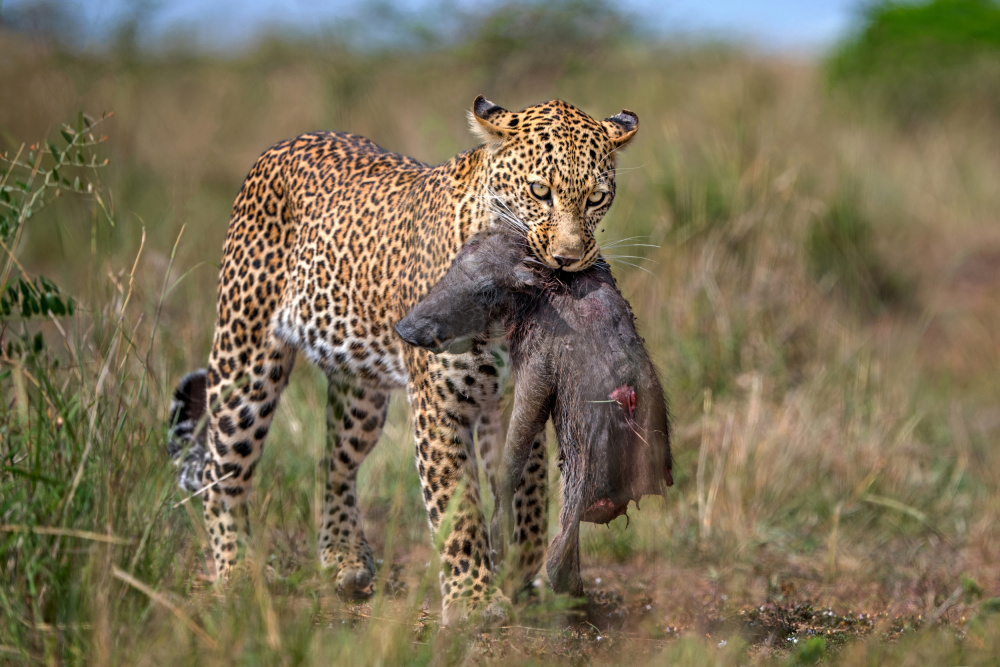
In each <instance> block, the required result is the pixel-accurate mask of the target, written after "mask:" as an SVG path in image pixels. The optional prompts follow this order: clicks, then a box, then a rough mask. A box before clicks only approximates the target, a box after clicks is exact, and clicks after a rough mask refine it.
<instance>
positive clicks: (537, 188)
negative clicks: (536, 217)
mask: <svg viewBox="0 0 1000 667" xmlns="http://www.w3.org/2000/svg"><path fill="white" fill-rule="evenodd" d="M528 189H529V190H531V194H532V196H533V197H535V199H540V200H541V201H548V200H549V199H551V198H552V189H551V188H550V187H549V186H547V185H545V184H544V183H538V182H535V183H532V184H531V185H530V186H529V188H528Z"/></svg>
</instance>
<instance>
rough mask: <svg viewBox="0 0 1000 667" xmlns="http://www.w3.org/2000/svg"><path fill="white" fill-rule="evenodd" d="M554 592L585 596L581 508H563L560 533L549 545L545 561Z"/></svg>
mask: <svg viewBox="0 0 1000 667" xmlns="http://www.w3.org/2000/svg"><path fill="white" fill-rule="evenodd" d="M545 571H546V573H547V574H548V575H549V583H550V584H552V590H554V591H556V592H557V593H567V594H569V595H573V596H576V597H580V596H582V595H583V580H582V579H581V578H580V516H579V508H576V507H573V508H567V507H563V510H562V512H560V513H559V532H558V533H557V534H556V536H555V537H554V538H553V539H552V544H551V545H549V552H548V555H547V557H546V559H545Z"/></svg>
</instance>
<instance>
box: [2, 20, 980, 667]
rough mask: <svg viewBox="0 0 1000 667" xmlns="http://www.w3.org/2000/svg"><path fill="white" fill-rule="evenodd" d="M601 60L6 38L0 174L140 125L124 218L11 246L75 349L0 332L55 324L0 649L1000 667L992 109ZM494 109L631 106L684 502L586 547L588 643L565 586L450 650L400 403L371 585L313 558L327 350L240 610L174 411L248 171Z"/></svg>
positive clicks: (636, 282)
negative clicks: (973, 111)
mask: <svg viewBox="0 0 1000 667" xmlns="http://www.w3.org/2000/svg"><path fill="white" fill-rule="evenodd" d="M605 48H608V49H613V50H612V51H609V54H610V55H609V57H608V58H602V59H597V60H594V61H590V60H588V61H587V62H588V64H587V67H586V68H585V69H584V70H583V71H580V70H578V69H577V68H566V69H565V70H564V71H563V72H562V74H561V76H559V77H554V76H549V75H548V74H547V73H546V72H544V71H538V70H537V69H536V70H532V69H529V70H518V71H521V72H522V74H523V73H524V71H528V72H529V74H524V75H523V76H516V77H514V76H505V75H498V74H496V73H490V72H483V71H480V70H479V69H477V68H475V67H472V66H471V65H470V62H469V59H470V58H472V55H470V54H468V53H466V52H465V51H462V50H457V51H455V52H437V53H427V54H417V55H412V54H411V55H409V56H407V57H405V58H404V57H398V56H392V55H391V54H390V55H384V54H383V55H373V56H370V57H369V56H361V55H357V54H351V53H345V52H343V51H339V50H337V49H335V48H333V47H329V48H324V47H323V46H322V45H311V46H309V47H306V46H301V45H300V46H296V45H271V46H262V47H261V50H259V51H256V52H251V53H248V54H246V55H243V56H238V57H234V58H232V59H213V58H209V57H207V56H197V57H188V58H185V59H170V58H167V57H165V58H162V59H155V58H148V59H143V58H129V59H124V58H123V59H116V58H114V57H95V56H77V57H72V58H70V57H67V56H65V55H60V54H57V53H52V52H48V51H46V50H45V49H43V48H42V47H39V46H37V45H34V44H30V43H26V42H23V41H20V40H19V39H18V38H16V37H13V36H10V35H2V36H0V62H5V63H8V64H7V65H5V68H6V69H4V70H3V73H2V74H0V76H2V77H3V83H4V89H5V90H11V91H16V92H17V94H16V95H12V96H10V97H8V98H6V99H5V103H4V105H2V106H0V135H2V136H3V137H4V141H5V142H6V144H5V146H4V148H3V150H6V151H16V149H17V147H18V146H19V145H20V144H21V143H22V142H28V143H30V142H33V141H37V140H39V139H41V138H42V137H44V136H50V137H51V136H54V135H56V130H57V128H58V124H59V123H60V122H62V121H63V120H64V119H67V118H73V117H75V113H76V110H77V108H78V107H79V106H82V107H83V108H84V109H86V110H88V111H90V112H92V113H100V112H101V111H104V110H109V111H110V110H113V111H114V112H115V117H114V118H113V119H112V120H110V121H109V122H108V123H107V124H106V125H105V126H104V127H103V128H102V131H104V132H105V133H106V134H107V135H108V140H107V142H105V143H104V144H102V145H101V147H100V149H99V150H100V151H101V155H102V157H107V158H108V159H109V160H110V164H109V166H108V167H107V168H105V169H104V170H103V171H100V172H99V173H95V174H94V175H93V177H92V178H93V179H94V183H95V187H97V188H98V189H99V192H101V193H103V194H104V196H105V198H106V201H108V202H110V205H109V209H108V211H107V212H105V211H103V210H102V209H100V207H97V206H96V205H95V203H94V201H93V199H88V198H86V197H79V196H76V195H71V196H66V197H61V198H59V199H57V200H55V201H53V202H52V204H51V205H50V206H49V207H47V208H46V209H45V210H44V211H43V212H42V213H40V214H39V215H37V216H36V217H34V218H32V219H31V220H30V223H31V224H30V225H29V227H28V228H26V231H25V234H24V237H23V239H22V245H21V247H20V250H19V258H20V261H21V263H22V264H23V265H24V266H25V267H26V268H27V269H28V270H30V271H32V272H34V273H37V274H41V275H45V276H47V277H50V278H51V279H53V280H54V281H55V282H56V284H58V285H60V286H62V287H64V288H65V289H66V290H67V291H68V292H69V293H70V294H72V295H73V297H74V299H75V301H76V305H77V307H76V312H75V314H74V315H73V316H72V317H71V318H66V319H62V320H59V321H58V324H59V327H61V330H60V328H59V327H57V326H56V322H53V321H52V320H51V319H49V320H31V321H29V322H28V323H26V324H22V323H21V322H20V320H14V319H10V320H6V321H4V322H3V324H2V326H3V331H4V334H3V335H4V337H5V338H4V341H5V343H6V342H7V341H10V340H12V339H13V338H14V337H16V336H20V335H21V333H22V329H23V333H25V334H26V335H28V336H30V337H32V338H33V337H34V336H35V334H37V333H41V334H42V336H43V338H44V340H45V342H46V346H45V351H44V352H43V353H42V354H43V355H47V356H44V358H38V357H31V356H30V355H29V354H28V353H27V352H25V353H17V354H12V353H9V352H7V351H6V344H5V345H4V346H3V348H4V352H3V354H4V356H3V357H0V373H6V372H8V371H9V375H6V376H4V377H3V379H0V391H2V396H3V401H2V405H0V462H2V468H0V525H2V529H0V578H2V580H3V585H2V586H0V661H4V662H12V663H15V664H18V663H36V662H70V663H95V664H103V663H108V662H114V663H123V664H133V663H135V664H147V663H148V664H162V663H171V664H184V663H203V662H207V661H209V660H214V659H225V660H234V661H239V662H243V663H260V664H276V663H280V664H311V663H320V662H323V663H326V662H330V661H331V660H335V661H337V662H344V663H347V662H350V663H353V664H403V663H405V664H440V663H452V662H464V661H477V662H501V661H503V662H504V663H515V664H537V663H542V662H544V663H548V662H555V663H563V662H564V663H576V662H582V661H589V662H593V663H615V664H618V663H620V662H621V661H622V660H623V659H624V658H627V659H628V660H630V661H632V662H635V663H636V664H644V663H657V664H659V663H662V662H664V661H669V662H670V663H675V664H692V665H700V664H705V663H707V662H712V663H716V664H724V665H726V664H747V663H751V664H809V663H811V662H815V661H816V660H819V661H821V662H822V663H824V664H825V663H834V662H843V663H846V664H857V663H870V664H911V663H913V664H927V663H945V662H948V663H953V664H959V663H961V664H975V663H980V664H982V663H987V662H989V661H990V660H992V659H994V657H995V656H996V655H997V652H998V650H1000V647H998V646H997V641H998V640H997V637H1000V632H998V631H1000V627H998V622H1000V617H998V616H997V615H996V614H995V611H996V604H995V601H994V599H995V598H996V597H997V596H998V595H1000V570H998V568H997V566H996V554H997V553H1000V530H998V528H997V526H998V525H1000V521H998V519H1000V454H998V453H997V452H998V451H1000V450H998V448H997V447H996V444H997V439H998V435H1000V413H998V411H997V407H996V391H995V382H996V374H997V370H998V368H1000V338H998V335H997V333H996V332H997V331H1000V315H998V313H997V310H996V308H995V296H994V295H995V294H996V290H997V289H998V287H1000V236H998V234H997V231H996V224H995V222H996V220H995V216H996V213H995V212H996V211H997V210H1000V193H998V192H997V190H996V188H995V183H996V182H997V181H998V180H1000V157H998V156H1000V127H998V126H997V125H996V123H995V119H990V118H983V117H981V116H979V115H972V116H965V115H962V110H961V109H960V108H959V109H957V110H955V111H953V112H950V113H949V114H947V115H944V116H940V117H937V118H936V119H935V121H934V122H929V123H924V124H920V123H918V124H916V125H910V126H907V127H906V129H905V130H903V129H898V128H897V127H896V125H895V124H894V123H893V122H891V121H890V120H888V119H887V118H886V117H884V116H883V115H881V113H880V112H878V111H877V110H875V109H868V108H864V109H857V108H848V107H846V106H845V105H844V104H843V103H842V101H841V100H839V99H835V98H831V97H828V96H827V95H826V94H825V93H824V86H823V81H822V76H821V75H820V73H819V72H818V71H817V68H816V66H815V65H814V64H813V63H811V62H800V61H789V60H785V59H782V58H778V57H762V56H759V55H755V54H752V53H743V52H739V51H733V50H726V49H719V48H714V47H713V48H710V47H696V46H692V47H686V48H684V49H663V48H657V49H645V48H640V46H638V45H635V44H629V43H624V44H617V43H616V44H614V45H610V46H607V47H605ZM307 49H308V50H307ZM305 53H308V57H305V56H304V54H305ZM611 56H613V57H611ZM611 63H614V64H613V65H612V64H611ZM518 67H521V61H519V64H518ZM487 79H489V81H490V82H491V83H492V85H491V86H490V88H489V89H488V90H487V89H483V88H482V87H483V86H484V85H485V84H484V83H483V82H484V81H485V80H487ZM651 82H653V83H655V85H651ZM480 92H482V93H485V94H487V95H488V96H489V97H490V98H491V99H493V100H495V101H497V102H498V103H501V104H503V105H505V106H507V107H509V108H520V107H522V106H525V105H527V104H530V103H532V102H536V101H538V100H541V99H549V98H552V97H562V98H565V99H568V100H570V101H572V102H573V103H574V104H576V105H578V106H580V107H581V108H583V109H584V110H586V111H588V112H589V113H592V114H594V115H603V116H610V115H612V114H614V113H616V112H617V111H618V110H619V109H621V108H622V107H627V108H629V109H633V110H634V111H636V112H637V113H638V114H639V116H640V118H641V124H642V125H641V131H640V133H639V135H638V137H637V140H636V141H635V142H634V147H632V148H630V150H629V151H628V152H627V153H626V154H625V155H624V156H623V157H622V159H621V165H620V166H621V171H620V174H619V179H618V186H619V187H618V196H617V200H616V203H615V205H614V207H613V209H612V212H611V214H610V215H609V216H608V219H607V220H606V222H605V224H604V225H602V228H603V232H602V234H601V238H602V240H603V242H604V243H611V242H615V241H618V240H622V239H629V240H627V241H623V244H624V245H622V246H621V248H622V249H621V250H616V254H620V255H635V256H637V258H623V261H621V262H619V263H616V264H615V267H614V268H615V272H616V276H617V277H618V280H619V282H620V284H621V286H622V289H623V291H624V293H625V294H626V296H627V297H628V298H629V299H630V301H631V302H632V304H633V307H634V310H635V312H636V313H637V316H638V319H639V326H640V332H641V333H642V334H643V335H644V336H645V338H646V341H647V343H648V345H649V347H650V350H651V352H652V354H653V356H654V358H655V359H657V361H658V363H659V365H660V367H661V369H662V371H663V376H664V384H665V386H666V387H667V389H668V392H669V395H670V398H671V405H672V413H673V416H674V424H675V434H676V438H675V456H676V466H675V475H674V478H675V480H676V485H675V486H674V487H673V488H672V489H671V490H670V492H669V493H668V495H667V497H666V499H665V500H658V499H647V501H646V502H643V503H642V508H641V510H640V511H634V510H630V512H629V514H630V517H629V520H628V522H627V523H628V526H627V527H626V521H625V520H624V519H618V520H616V521H615V522H613V523H612V524H611V525H610V526H609V527H604V526H590V525H585V526H584V528H583V533H582V538H581V545H582V560H583V564H584V576H585V580H586V585H587V588H588V590H589V591H590V592H591V594H592V598H593V603H592V606H591V608H590V611H589V613H590V616H589V617H588V619H589V621H590V622H591V623H592V625H586V624H583V625H581V624H579V623H571V622H570V620H571V618H570V617H571V615H570V613H569V612H568V611H567V604H566V601H565V600H560V599H558V597H555V596H553V595H552V594H551V593H550V592H546V591H545V590H544V588H543V589H541V590H540V591H539V593H538V596H537V599H536V600H535V602H534V603H531V604H526V605H522V606H520V607H519V608H518V612H519V614H520V617H519V618H520V620H519V621H518V622H517V623H516V624H513V625H512V626H511V627H508V628H505V629H502V630H498V631H495V632H493V633H488V634H482V633H474V632H471V631H466V630H462V629H459V630H453V631H445V630H442V629H440V628H439V627H438V626H437V618H438V617H437V614H438V613H439V608H440V598H439V593H438V591H437V581H436V579H437V577H436V576H435V572H436V565H435V556H434V554H433V553H432V548H431V542H430V539H429V537H428V533H427V526H426V520H425V518H424V512H423V508H422V505H421V503H420V500H419V498H420V496H419V485H418V482H417V477H416V472H415V471H414V469H413V464H412V456H413V455H412V445H411V443H410V442H409V435H408V433H409V425H408V423H407V417H406V408H405V404H404V402H403V401H401V400H399V399H397V400H396V402H395V403H394V405H393V408H392V411H391V416H390V421H389V425H388V426H387V429H386V434H385V436H384V437H383V440H382V442H381V443H380V444H379V446H378V447H377V449H376V450H375V452H374V453H373V454H372V455H371V457H370V458H369V460H368V462H367V463H366V465H365V467H364V468H363V469H362V474H361V482H360V485H359V487H360V489H361V502H362V505H363V507H364V509H365V516H366V522H367V523H366V526H367V533H368V535H369V537H370V538H371V542H372V544H373V547H374V549H375V553H376V558H378V559H379V560H380V567H379V574H378V576H379V578H380V580H379V589H380V591H381V592H380V594H379V595H378V596H377V597H376V598H375V599H374V600H373V601H371V602H370V603H367V604H360V605H358V604H349V603H346V602H343V601H341V600H339V599H337V598H336V596H335V595H334V594H333V587H332V582H331V579H330V577H329V575H328V574H327V573H324V572H322V571H320V570H319V569H318V567H317V564H316V560H315V556H314V551H315V536H314V533H313V531H314V525H315V521H314V517H315V514H316V513H317V511H318V509H317V505H318V503H317V498H318V495H317V494H318V492H319V491H318V487H317V483H316V479H315V472H314V471H315V469H316V465H317V463H318V460H319V452H320V451H321V447H322V442H323V430H322V429H323V421H324V420H323V417H322V414H323V409H324V401H325V391H324V386H323V380H322V378H321V376H320V374H319V373H317V372H316V371H314V370H313V369H309V368H308V367H307V364H306V363H304V362H303V363H301V364H300V365H299V369H298V371H297V372H296V374H295V376H294V377H293V381H292V384H291V386H290V387H289V389H288V391H287V393H286V398H285V399H284V401H283V402H282V404H281V406H280V410H279V414H278V417H277V419H276V420H275V422H274V428H273V429H272V435H271V437H270V439H269V441H268V449H267V450H266V452H265V460H264V461H263V462H262V464H261V466H262V467H261V470H262V471H264V472H263V474H261V475H259V478H258V480H257V483H256V486H255V489H254V496H253V500H252V508H251V516H252V523H253V526H254V528H255V533H254V536H253V539H252V540H251V544H250V549H249V554H248V556H247V558H246V559H245V561H244V563H243V565H242V566H241V568H240V570H239V572H238V574H237V576H236V577H235V580H234V581H233V583H232V585H231V586H230V588H229V590H227V591H226V592H225V594H223V593H222V592H221V591H217V590H215V589H213V588H212V587H211V586H209V585H207V584H206V583H205V582H204V579H203V575H204V573H205V570H206V563H205V556H206V554H205V552H204V551H203V549H202V547H201V538H202V535H201V531H202V530H203V529H202V527H201V519H200V512H199V510H198V508H197V506H196V505H197V501H192V502H190V503H187V504H182V505H177V503H178V501H180V500H182V496H181V495H180V493H179V492H178V491H177V490H176V488H175V486H174V481H173V469H172V466H171V465H170V464H169V462H168V460H167V458H166V455H165V447H164V432H163V423H164V420H165V413H166V407H167V402H168V397H169V392H170V390H171V388H172V386H173V384H174V383H175V382H176V380H177V379H178V378H179V377H180V376H181V374H182V373H183V372H185V371H186V370H190V369H192V368H195V367H198V366H201V365H203V363H204V359H205V358H206V356H207V351H208V346H209V342H210V337H211V329H212V325H213V320H214V298H215V287H216V282H215V281H216V270H217V269H216V267H217V262H218V259H219V249H220V248H221V245H222V239H223V236H224V234H225V226H226V220H227V218H228V212H229V207H230V206H231V203H232V199H233V197H234V196H235V193H236V191H237V189H238V187H239V184H240V182H241V179H242V178H243V176H244V175H245V173H246V171H247V169H248V168H249V166H250V164H251V163H252V161H253V159H254V158H255V157H256V155H257V154H259V153H260V152H261V151H262V150H263V149H265V148H266V147H267V146H269V145H270V144H272V143H274V142H275V141H277V140H279V139H282V138H286V137H289V136H293V135H295V134H299V133H301V132H305V131H310V130H314V129H320V128H329V129H343V130H350V131H354V132H358V133H360V134H364V135H366V136H369V137H371V138H373V139H375V140H376V141H378V142H379V143H380V144H382V145H384V146H386V147H387V148H390V149H393V150H397V151H400V152H404V153H408V154H411V155H415V156H417V157H419V158H421V159H423V160H425V161H428V162H435V161H440V160H443V159H445V158H447V157H448V156H450V155H451V154H453V153H454V152H456V151H458V150H462V149H464V148H467V147H469V146H471V145H472V139H471V138H470V137H469V136H468V134H467V129H466V125H465V119H464V114H465V109H466V108H467V107H468V105H469V104H470V103H471V101H472V99H473V98H474V97H475V95H476V94H478V93H480ZM289 100H294V101H295V102H294V103H289ZM400 100H405V101H406V102H405V104H399V101H400ZM628 244H633V245H628ZM626 249H627V250H628V251H627V252H626V251H625V250H626ZM626 262H628V263H626ZM631 264H636V265H638V266H632V265H631ZM56 360H58V361H59V364H58V366H56V365H55V361H56ZM38 369H42V370H44V373H37V372H36V371H37V370H38ZM551 483H552V485H553V486H552V492H551V493H550V497H552V498H553V499H555V498H557V497H558V482H557V480H552V481H551ZM554 513H555V507H553V509H552V516H554ZM963 577H965V578H967V579H969V580H971V581H973V582H975V583H976V584H977V586H978V588H979V590H977V589H975V588H971V587H965V588H963ZM966 588H968V592H966ZM956 590H958V591H960V593H959V594H958V595H957V596H955V595H954V592H955V591H956ZM827 612H829V615H825V614H827ZM859 615H862V616H861V618H860V620H859ZM819 639H822V641H819Z"/></svg>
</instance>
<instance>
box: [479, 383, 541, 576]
mask: <svg viewBox="0 0 1000 667" xmlns="http://www.w3.org/2000/svg"><path fill="white" fill-rule="evenodd" d="M537 389H538V388H537V387H536V388H535V391H524V390H523V389H522V388H521V387H516V388H515V391H514V410H513V413H512V415H511V420H510V426H509V428H508V431H507V442H506V445H505V448H504V473H503V480H502V482H501V489H502V492H501V494H500V501H499V503H498V505H497V510H496V511H495V512H494V517H493V525H492V530H493V533H494V535H497V534H499V535H500V536H502V538H506V539H500V540H494V542H495V543H497V544H501V543H509V545H510V546H511V551H512V553H511V558H509V559H507V560H506V562H507V567H508V568H509V569H510V576H509V578H508V581H511V582H513V584H514V586H516V587H517V588H518V589H520V588H523V587H524V586H526V585H527V584H529V583H530V582H531V580H532V579H533V578H534V576H535V573H536V572H537V571H538V568H539V567H540V566H541V562H542V555H543V554H544V552H545V540H546V536H547V531H548V513H547V511H548V493H547V471H548V466H547V452H546V449H545V422H546V420H547V419H548V413H549V411H548V405H549V400H548V396H547V395H545V394H542V393H540V392H538V391H537Z"/></svg>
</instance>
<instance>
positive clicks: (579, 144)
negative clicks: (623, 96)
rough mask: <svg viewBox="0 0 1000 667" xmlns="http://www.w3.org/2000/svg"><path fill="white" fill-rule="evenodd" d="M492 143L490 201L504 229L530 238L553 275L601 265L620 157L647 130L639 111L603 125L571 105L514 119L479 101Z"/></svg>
mask: <svg viewBox="0 0 1000 667" xmlns="http://www.w3.org/2000/svg"><path fill="white" fill-rule="evenodd" d="M469 118H470V125H471V126H472V129H473V131H474V132H475V133H476V134H478V135H479V136H480V137H482V139H483V140H484V141H485V142H486V150H487V151H488V152H489V155H490V169H489V174H488V176H487V179H486V186H487V187H488V188H489V190H488V192H487V193H486V194H485V197H486V199H487V201H488V202H489V205H490V208H491V210H492V211H493V215H494V219H495V220H496V222H497V224H502V225H506V226H509V227H513V228H515V229H517V230H518V231H520V232H521V233H523V234H524V235H525V236H526V237H527V240H528V246H529V247H530V248H531V250H532V252H533V253H534V255H535V256H536V257H537V258H538V259H539V260H541V261H542V262H544V263H545V264H546V265H548V266H550V267H551V268H553V269H560V268H561V269H563V270H565V271H581V270H583V269H586V268H587V267H589V266H591V265H592V264H593V263H594V262H595V261H597V258H598V255H599V253H600V248H599V247H598V245H597V241H596V240H595V239H594V230H595V228H596V227H597V224H598V223H599V222H600V221H601V218H603V217H604V214H605V213H607V211H608V208H609V207H610V206H611V202H612V201H613V200H614V198H615V158H616V154H617V152H618V151H620V150H621V149H623V148H624V147H625V146H626V145H627V144H628V142H629V141H631V139H632V137H634V136H635V133H636V131H637V130H638V129H639V117H638V116H636V115H635V114H634V113H632V112H631V111H627V110H622V112H621V113H619V114H617V115H615V116H612V117H610V118H606V119H604V120H603V121H598V120H595V119H593V118H591V117H590V116H588V115H587V114H585V113H583V112H582V111H580V110H579V109H577V108H575V107H573V106H572V105H570V104H567V103H566V102H562V101H559V100H555V101H552V102H545V103H543V104H538V105H535V106H532V107H528V108H527V109H525V110H524V111H518V112H511V111H507V110H506V109H504V108H502V107H499V106H497V105H496V104H493V103H492V102H490V101H489V100H487V99H485V98H483V97H482V96H480V97H477V98H476V101H475V102H474V103H473V106H472V112H471V113H470V114H469Z"/></svg>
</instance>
